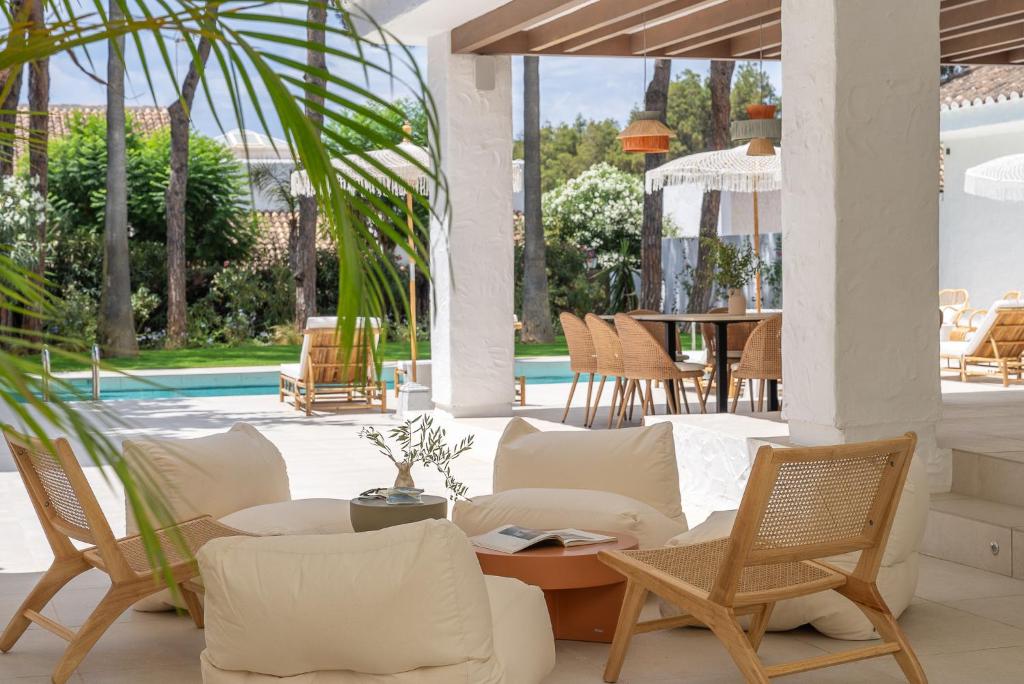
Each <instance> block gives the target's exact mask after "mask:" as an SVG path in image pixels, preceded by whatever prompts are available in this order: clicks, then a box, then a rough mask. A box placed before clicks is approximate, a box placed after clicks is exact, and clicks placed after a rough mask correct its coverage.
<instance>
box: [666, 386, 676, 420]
mask: <svg viewBox="0 0 1024 684" xmlns="http://www.w3.org/2000/svg"><path fill="white" fill-rule="evenodd" d="M678 384H679V381H678V380H676V381H675V382H669V381H668V380H666V381H665V410H666V411H667V412H668V413H679V390H678V389H676V386H677V385H678Z"/></svg>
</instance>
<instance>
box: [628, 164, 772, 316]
mask: <svg viewBox="0 0 1024 684" xmlns="http://www.w3.org/2000/svg"><path fill="white" fill-rule="evenodd" d="M747 147H748V146H747V145H745V144H744V145H740V146H739V147H734V148H732V149H731V150H716V151H714V152H699V153H697V154H691V155H687V156H685V157H680V158H679V159H673V160H672V161H670V162H668V163H667V164H662V165H661V166H659V167H658V168H656V169H651V170H650V171H648V172H647V176H646V178H645V185H646V187H647V192H657V191H658V190H661V189H662V188H664V187H665V186H666V185H696V186H699V187H700V188H701V189H702V190H704V191H705V192H707V191H708V190H721V191H726V192H749V193H752V194H753V195H754V249H755V250H756V251H757V252H758V253H760V250H761V231H760V216H759V210H758V204H757V193H759V192H771V191H773V190H781V189H782V157H781V155H780V152H781V150H780V149H779V148H778V147H776V148H775V154H772V155H758V156H750V155H749V154H747ZM755 287H756V294H755V297H754V301H755V302H756V303H757V310H758V311H759V312H760V311H761V270H760V268H758V271H757V277H756V279H755Z"/></svg>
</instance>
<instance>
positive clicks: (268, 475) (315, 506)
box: [122, 423, 353, 611]
mask: <svg viewBox="0 0 1024 684" xmlns="http://www.w3.org/2000/svg"><path fill="white" fill-rule="evenodd" d="M122 447H123V451H124V458H125V461H127V462H128V464H129V465H130V466H131V468H132V469H133V471H134V472H135V473H137V474H138V476H139V477H140V478H141V479H142V480H143V481H144V482H146V483H148V484H149V485H150V486H152V487H154V488H155V489H156V490H157V491H159V492H160V494H161V495H162V496H163V499H164V505H165V506H166V507H167V510H168V511H169V512H170V515H171V517H172V518H173V520H174V521H175V522H180V521H183V520H191V519H192V518H197V517H199V516H203V515H209V516H212V517H214V518H218V519H219V520H220V521H221V522H223V523H224V524H226V525H228V526H230V527H234V528H236V529H239V530H242V531H243V532H249V533H251V534H259V535H280V534H337V533H342V532H352V531H353V530H352V525H351V523H350V522H349V509H348V501H347V500H345V499H300V500H294V501H293V500H292V498H291V491H290V490H289V487H288V469H287V466H286V465H285V462H284V458H282V457H281V452H280V451H278V449H277V447H276V446H274V444H273V442H271V441H270V440H268V439H267V438H266V437H264V436H263V435H262V434H260V432H259V430H257V429H256V428H255V427H253V426H252V425H248V424H246V423H236V424H235V425H233V426H232V427H231V429H230V430H228V431H227V432H222V433H219V434H214V435H209V436H206V437H197V438H194V439H128V440H125V441H124V443H123V445H122ZM125 509H126V514H125V518H126V521H127V532H128V534H136V533H137V532H138V525H137V524H136V522H135V515H134V512H133V511H132V509H131V507H130V506H129V505H128V503H127V501H126V502H125ZM155 519H156V518H154V520H155ZM178 603H179V602H177V601H174V600H172V598H171V594H170V592H166V591H165V592H161V593H159V594H154V595H153V596H150V597H148V598H146V599H143V600H142V601H140V602H139V603H137V604H136V605H135V608H136V610H143V611H160V610H170V609H172V608H175V607H181V606H180V605H177V604H178Z"/></svg>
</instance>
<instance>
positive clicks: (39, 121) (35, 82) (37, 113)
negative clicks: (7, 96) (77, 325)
mask: <svg viewBox="0 0 1024 684" xmlns="http://www.w3.org/2000/svg"><path fill="white" fill-rule="evenodd" d="M43 10H44V6H43V2H42V0H35V1H34V2H33V3H32V7H31V10H30V13H29V18H30V19H31V21H32V30H33V31H38V30H45V18H44V16H43ZM28 108H29V112H30V114H29V144H28V168H29V171H28V174H29V177H30V178H35V180H36V188H35V189H36V192H38V193H39V194H40V195H42V196H43V197H46V194H47V188H48V178H49V164H50V157H49V150H48V147H47V145H48V144H49V137H50V58H49V57H44V58H43V59H40V60H37V61H35V62H32V63H30V64H29V67H28ZM36 221H37V222H36V246H37V248H38V250H39V255H38V256H39V258H38V261H37V263H36V273H38V274H39V275H40V276H42V275H44V274H45V273H46V222H47V216H46V210H45V208H44V210H43V212H42V215H41V216H38V217H36ZM24 321H25V328H27V329H28V330H34V331H39V330H41V329H42V327H43V322H42V310H41V308H39V307H37V315H35V316H26V317H25V319H24Z"/></svg>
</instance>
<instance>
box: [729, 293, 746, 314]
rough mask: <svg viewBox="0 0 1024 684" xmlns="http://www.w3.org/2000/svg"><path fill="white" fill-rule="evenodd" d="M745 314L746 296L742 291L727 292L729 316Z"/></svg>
mask: <svg viewBox="0 0 1024 684" xmlns="http://www.w3.org/2000/svg"><path fill="white" fill-rule="evenodd" d="M745 313H747V296H746V295H745V294H743V290H742V289H739V290H729V315H731V316H742V315H743V314H745Z"/></svg>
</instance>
